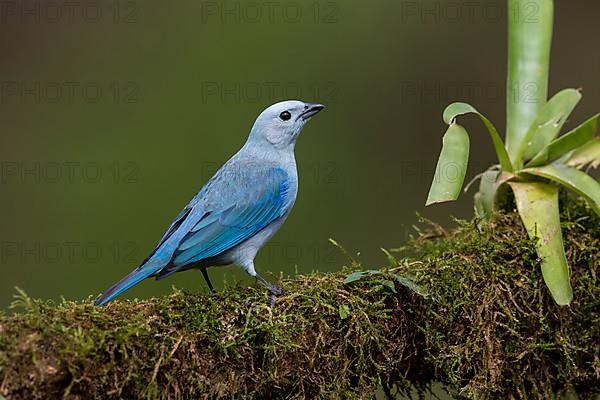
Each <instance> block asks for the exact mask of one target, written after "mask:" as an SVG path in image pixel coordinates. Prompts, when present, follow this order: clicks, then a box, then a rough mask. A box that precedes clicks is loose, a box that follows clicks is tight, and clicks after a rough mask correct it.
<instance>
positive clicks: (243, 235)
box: [160, 168, 293, 277]
mask: <svg viewBox="0 0 600 400" xmlns="http://www.w3.org/2000/svg"><path fill="white" fill-rule="evenodd" d="M290 184H291V183H290V181H289V177H288V175H287V173H286V172H285V171H284V170H283V169H281V168H272V169H269V170H268V171H264V172H262V173H260V174H259V175H257V176H256V177H254V179H249V180H246V181H245V183H243V184H240V185H241V186H242V187H240V185H238V186H237V187H236V189H237V190H236V191H235V194H234V195H233V198H231V199H226V198H224V199H222V200H221V201H219V202H218V205H209V206H208V207H206V209H205V210H204V214H203V216H202V218H200V219H199V221H198V222H197V223H196V224H195V225H194V226H193V227H191V229H189V231H188V232H187V233H186V234H185V235H184V236H183V238H182V239H181V241H180V242H179V244H178V245H177V249H176V250H175V252H174V253H173V257H172V259H171V265H169V266H168V267H166V268H165V269H163V270H162V271H160V276H161V277H163V276H165V275H168V274H170V273H172V272H176V271H177V270H180V269H181V268H183V267H185V266H187V265H190V264H194V263H197V262H199V261H201V260H204V259H207V258H211V257H215V256H218V255H219V254H221V253H223V252H225V251H227V250H230V249H231V248H233V247H235V246H236V245H238V244H240V243H242V242H243V241H245V240H247V239H249V238H251V237H252V236H253V235H255V234H256V233H258V232H260V231H261V230H262V229H264V228H265V227H267V226H268V225H270V224H271V223H272V222H274V221H275V220H276V219H278V218H280V217H281V216H283V215H284V214H285V212H286V211H288V210H289V208H290V207H291V203H292V202H293V199H290V197H291V196H289V189H290ZM223 196H231V194H230V193H227V194H223Z"/></svg>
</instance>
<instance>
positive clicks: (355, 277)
mask: <svg viewBox="0 0 600 400" xmlns="http://www.w3.org/2000/svg"><path fill="white" fill-rule="evenodd" d="M380 274H381V271H377V270H374V269H372V270H369V271H357V272H352V273H351V274H348V275H346V279H344V283H352V282H356V281H358V280H360V279H362V278H363V277H365V276H368V275H380Z"/></svg>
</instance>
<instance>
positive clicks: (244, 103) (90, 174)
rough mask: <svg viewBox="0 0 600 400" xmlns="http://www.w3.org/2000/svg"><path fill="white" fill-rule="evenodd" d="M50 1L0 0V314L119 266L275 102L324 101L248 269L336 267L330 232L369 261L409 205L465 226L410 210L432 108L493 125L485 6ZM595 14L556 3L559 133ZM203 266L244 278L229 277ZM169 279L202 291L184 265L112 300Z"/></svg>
mask: <svg viewBox="0 0 600 400" xmlns="http://www.w3.org/2000/svg"><path fill="white" fill-rule="evenodd" d="M70 4H71V6H67V5H65V3H61V2H57V3H48V2H35V1H25V2H20V1H18V2H17V1H15V2H11V1H7V2H2V3H1V6H2V9H1V10H0V12H1V14H0V54H1V56H0V85H1V86H0V96H1V97H0V132H1V136H0V161H1V167H2V168H1V175H0V179H1V180H0V190H1V193H2V195H1V196H0V210H1V211H0V213H1V214H0V216H1V220H2V223H1V224H0V245H1V246H2V247H1V253H0V257H1V259H0V262H1V264H0V265H1V268H0V309H2V308H6V307H7V306H8V305H9V303H10V301H11V297H12V295H13V293H14V289H13V288H14V287H15V286H19V287H21V288H23V289H24V290H25V291H26V292H27V293H28V294H30V295H31V296H35V297H43V298H55V299H57V298H60V297H61V296H64V297H65V298H68V299H82V298H86V297H87V296H89V295H97V294H98V293H99V292H101V291H102V290H104V289H106V288H107V287H108V286H109V285H111V284H112V283H114V282H115V281H116V280H118V279H119V278H121V277H122V276H123V275H125V274H126V273H128V272H129V271H130V270H131V269H133V268H134V267H136V266H137V265H138V263H139V262H140V261H141V260H142V259H143V258H144V257H145V256H146V255H147V253H148V252H150V251H151V250H152V249H153V247H154V245H155V244H156V242H157V240H158V239H159V238H160V237H161V235H162V233H163V232H164V230H165V229H166V228H167V226H168V225H169V223H170V222H171V220H172V219H173V218H174V217H175V216H176V215H177V213H178V212H179V211H180V209H181V208H182V207H183V206H185V204H187V202H188V201H189V200H190V199H191V197H192V196H193V195H194V194H195V193H196V192H197V190H198V189H199V188H200V187H201V186H202V185H203V183H204V182H205V181H206V180H207V179H208V178H209V177H210V176H211V174H212V173H213V172H214V171H215V170H216V168H218V166H219V165H220V164H221V163H222V162H224V161H225V160H226V159H227V158H228V157H230V156H231V155H232V154H233V153H234V152H236V151H237V149H238V148H239V147H240V146H241V145H242V144H243V143H244V141H245V140H246V136H247V133H248V131H249V129H250V127H251V125H252V123H253V121H254V119H255V117H256V116H257V115H258V114H259V113H260V112H261V111H262V110H263V109H264V108H265V107H267V106H268V105H270V104H272V103H274V102H277V101H280V100H285V99H289V98H300V99H302V100H306V101H320V102H323V103H325V104H327V106H328V108H327V110H326V111H325V112H323V113H321V114H320V115H319V116H318V117H317V118H315V119H314V120H313V121H312V122H311V123H310V124H309V125H308V126H307V128H306V129H305V130H304V132H303V134H302V136H301V138H300V140H299V143H298V145H297V148H296V155H297V160H298V164H299V172H300V193H299V198H298V200H297V202H296V206H295V209H294V212H293V213H292V215H291V217H290V218H289V219H288V221H287V223H286V224H285V225H284V227H283V229H282V230H281V231H280V233H279V234H278V235H277V236H276V237H275V238H274V239H273V240H272V242H271V243H270V244H269V245H268V246H267V247H266V248H265V249H263V251H262V252H261V253H260V256H259V258H258V260H257V269H258V271H259V272H263V273H266V275H269V274H271V279H274V278H277V277H278V276H279V275H280V273H282V274H283V275H293V274H294V273H296V272H300V273H302V272H310V271H312V270H322V271H334V270H339V269H340V268H341V266H342V265H344V263H345V262H346V260H345V258H344V257H343V256H342V255H341V254H339V252H338V251H337V250H335V249H334V248H333V247H332V246H330V245H329V244H328V243H327V239H328V238H330V237H331V238H335V239H336V240H337V241H338V242H339V243H341V244H342V245H343V246H344V247H345V248H346V249H347V250H348V251H349V252H351V253H357V252H360V259H361V260H362V261H364V262H365V263H366V264H368V265H373V266H378V265H381V264H383V263H384V262H385V261H384V260H385V257H384V256H383V254H382V253H381V251H380V250H379V248H380V247H397V246H399V245H401V244H402V243H403V242H405V241H406V239H407V237H408V235H409V234H410V232H411V231H412V225H413V224H415V223H416V222H417V213H421V214H422V215H424V216H426V217H428V218H430V219H433V220H436V221H440V222H442V223H443V224H445V225H451V216H459V217H469V216H470V215H471V207H472V206H471V198H472V193H469V194H467V195H465V196H463V197H462V198H461V200H460V201H458V202H456V203H451V204H446V205H438V206H434V207H432V208H428V209H425V207H424V201H425V198H426V196H427V191H428V188H429V183H430V181H431V178H432V174H433V170H434V167H435V162H436V159H437V155H438V153H439V149H440V146H441V136H442V134H443V132H444V129H445V127H444V124H443V121H442V118H441V113H442V110H443V108H444V107H445V105H447V104H448V103H450V102H452V101H455V100H462V101H468V102H471V103H472V104H474V105H475V106H476V107H477V108H478V109H479V110H480V111H482V112H483V113H484V114H485V115H487V116H488V117H489V118H490V119H491V120H492V121H494V122H495V124H496V126H497V127H498V128H499V129H500V130H503V127H504V107H505V97H506V96H505V89H504V81H505V74H506V65H505V64H506V13H507V10H506V8H505V2H504V1H495V2H494V1H489V2H488V1H482V2H477V1H475V2H473V1H464V2H462V1H451V2H450V1H448V2H446V1H415V2H411V1H397V0H393V1H377V2H364V1H358V0H344V1H333V2H331V1H322V2H315V1H307V2H285V1H284V2H271V3H266V2H234V1H226V2H221V1H217V2H213V1H179V2H176V3H175V2H172V3H169V2H159V1H144V2H126V1H124V2H115V1H113V0H111V1H98V2H73V3H70ZM512 12H515V10H512ZM520 12H522V13H523V18H533V19H535V9H528V10H520ZM599 12H600V4H599V3H597V2H591V1H583V0H578V1H570V2H566V1H562V2H561V1H558V2H556V18H555V39H554V45H553V51H552V68H551V82H550V92H551V93H554V92H556V91H557V90H559V89H561V88H565V87H581V88H582V89H583V93H584V98H583V101H582V103H581V104H580V106H579V107H578V108H577V109H576V111H575V113H574V115H573V118H572V122H571V124H570V126H572V123H573V122H577V121H582V120H583V119H584V118H585V117H588V116H590V115H592V114H593V113H595V112H597V111H598V105H599V104H600V90H599V89H600V80H599V79H598V72H599V71H600V53H599V52H598V51H597V41H598V38H599V35H600V25H599V24H598V22H597V16H598V15H599ZM525 84H526V83H524V86H525ZM523 90H527V89H526V88H525V89H523ZM465 125H466V127H467V128H468V130H469V132H470V133H471V138H472V144H471V154H472V157H471V164H472V171H470V172H469V175H468V177H467V179H469V178H470V177H472V176H473V175H474V174H475V173H476V172H478V171H479V170H482V169H484V167H485V166H487V165H488V164H489V163H490V162H492V161H493V160H494V154H493V151H492V146H491V145H490V141H489V138H488V137H487V135H486V134H485V133H484V130H483V127H482V126H481V125H480V123H479V122H478V121H477V120H475V119H474V118H473V119H470V118H467V119H465ZM210 274H211V276H212V277H213V281H214V282H215V283H217V284H221V285H222V284H223V283H224V281H226V282H227V284H234V283H235V282H237V281H239V280H243V282H244V284H251V283H252V282H251V281H249V280H247V278H246V277H245V276H244V274H243V273H242V272H240V271H238V270H237V269H235V268H225V269H219V270H217V269H213V270H212V271H211V272H210ZM172 285H174V286H177V287H180V288H185V289H188V290H192V291H204V290H205V284H204V282H203V280H202V278H201V276H200V274H199V273H197V272H195V271H190V272H185V273H182V274H177V275H176V276H174V277H173V278H170V279H169V280H168V281H164V282H161V283H156V282H154V281H147V282H144V283H142V284H140V285H138V286H137V287H135V288H134V289H132V290H130V291H129V292H127V295H126V296H129V297H146V296H152V295H160V294H164V293H168V292H169V291H171V286H172Z"/></svg>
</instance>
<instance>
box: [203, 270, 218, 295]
mask: <svg viewBox="0 0 600 400" xmlns="http://www.w3.org/2000/svg"><path fill="white" fill-rule="evenodd" d="M200 271H202V276H203V277H204V280H206V284H207V285H208V290H210V293H211V294H215V293H216V292H215V288H214V287H213V285H212V283H210V278H209V277H208V271H207V270H206V267H201V268H200Z"/></svg>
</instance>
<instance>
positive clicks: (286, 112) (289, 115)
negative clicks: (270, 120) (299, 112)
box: [279, 111, 292, 121]
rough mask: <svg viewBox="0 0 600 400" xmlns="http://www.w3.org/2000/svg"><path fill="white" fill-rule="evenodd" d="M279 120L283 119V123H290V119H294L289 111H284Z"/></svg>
mask: <svg viewBox="0 0 600 400" xmlns="http://www.w3.org/2000/svg"><path fill="white" fill-rule="evenodd" d="M279 118H281V120H282V121H288V120H289V119H290V118H292V114H290V112H289V111H284V112H282V113H281V114H279Z"/></svg>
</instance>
